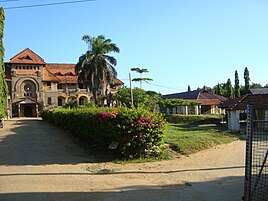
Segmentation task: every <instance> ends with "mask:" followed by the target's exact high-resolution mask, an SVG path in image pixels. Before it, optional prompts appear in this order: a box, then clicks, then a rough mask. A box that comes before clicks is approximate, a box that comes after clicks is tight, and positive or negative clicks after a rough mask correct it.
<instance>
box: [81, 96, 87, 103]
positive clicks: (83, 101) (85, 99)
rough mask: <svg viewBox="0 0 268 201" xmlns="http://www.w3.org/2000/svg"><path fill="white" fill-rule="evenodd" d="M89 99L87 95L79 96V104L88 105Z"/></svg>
mask: <svg viewBox="0 0 268 201" xmlns="http://www.w3.org/2000/svg"><path fill="white" fill-rule="evenodd" d="M87 101H88V99H87V97H86V96H81V97H80V98H79V105H86V103H87Z"/></svg>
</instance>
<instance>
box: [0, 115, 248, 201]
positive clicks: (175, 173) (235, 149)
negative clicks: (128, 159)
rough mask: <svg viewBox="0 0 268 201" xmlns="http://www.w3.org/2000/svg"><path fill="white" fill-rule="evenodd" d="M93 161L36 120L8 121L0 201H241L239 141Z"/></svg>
mask: <svg viewBox="0 0 268 201" xmlns="http://www.w3.org/2000/svg"><path fill="white" fill-rule="evenodd" d="M96 157H97V156H96V155H93V154H92V153H90V152H87V151H85V150H84V149H82V148H81V147H80V146H79V145H78V144H77V143H75V141H74V140H73V139H72V138H70V137H69V136H67V134H66V133H65V132H64V131H62V130H60V129H58V128H55V127H54V126H51V125H49V124H48V123H46V122H43V121H41V120H40V119H13V120H10V121H6V122H4V128H3V129H0V200H1V201H2V200H12V201H17V200H22V201H39V200H42V201H43V200H44V201H49V200H57V201H58V200H60V201H76V200H92V201H115V200H116V201H117V200H119V201H128V200H129V201H131V200H137V201H139V200H141V201H145V200H146V201H147V200H152V201H160V200H161V201H162V200H164V201H175V200H176V201H239V200H241V198H242V195H243V181H244V160H245V159H244V158H245V142H243V141H235V142H232V143H230V144H227V145H220V146H217V147H214V148H211V149H209V150H204V151H201V152H199V153H196V154H193V155H191V156H189V157H181V158H176V159H173V160H169V161H162V162H152V163H139V164H138V163H135V164H114V163H111V162H98V161H99V159H98V158H96ZM107 170H109V171H108V172H109V174H103V172H106V173H107Z"/></svg>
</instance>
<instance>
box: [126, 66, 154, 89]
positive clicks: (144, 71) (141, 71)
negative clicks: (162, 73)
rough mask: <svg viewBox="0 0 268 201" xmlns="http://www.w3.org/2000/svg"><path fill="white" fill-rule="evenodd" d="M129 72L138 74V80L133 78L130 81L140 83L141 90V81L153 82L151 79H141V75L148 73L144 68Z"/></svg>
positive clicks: (132, 69)
mask: <svg viewBox="0 0 268 201" xmlns="http://www.w3.org/2000/svg"><path fill="white" fill-rule="evenodd" d="M131 71H135V72H137V73H139V74H140V78H134V79H132V81H134V82H140V89H141V88H142V82H143V81H153V80H152V79H151V78H143V77H142V74H143V73H149V71H148V70H147V69H146V68H131Z"/></svg>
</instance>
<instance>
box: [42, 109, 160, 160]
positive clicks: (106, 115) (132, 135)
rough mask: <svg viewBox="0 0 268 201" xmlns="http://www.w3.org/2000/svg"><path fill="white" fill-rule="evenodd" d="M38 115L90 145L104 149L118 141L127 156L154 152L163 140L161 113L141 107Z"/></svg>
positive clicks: (56, 111) (158, 148)
mask: <svg viewBox="0 0 268 201" xmlns="http://www.w3.org/2000/svg"><path fill="white" fill-rule="evenodd" d="M41 116H42V118H43V119H44V120H49V121H50V122H51V123H53V124H55V125H58V126H61V127H62V128H64V129H66V130H69V131H70V133H72V134H73V135H74V136H76V137H78V138H79V139H80V140H82V141H84V142H86V143H88V144H89V145H94V146H97V147H99V148H102V149H107V148H108V147H109V145H110V144H111V142H118V147H117V150H118V151H119V152H120V153H121V154H122V155H123V156H124V157H127V158H137V157H146V156H157V155H159V154H160V151H161V147H162V145H163V143H164V120H163V118H162V116H161V115H160V114H157V113H151V112H149V111H147V110H144V109H128V108H95V107H93V108H77V109H55V110H53V111H45V112H43V113H42V115H41Z"/></svg>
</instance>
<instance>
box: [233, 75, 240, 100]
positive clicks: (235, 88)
mask: <svg viewBox="0 0 268 201" xmlns="http://www.w3.org/2000/svg"><path fill="white" fill-rule="evenodd" d="M239 96H240V85H239V77H238V72H237V70H236V71H235V87H234V97H235V98H236V97H239Z"/></svg>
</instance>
